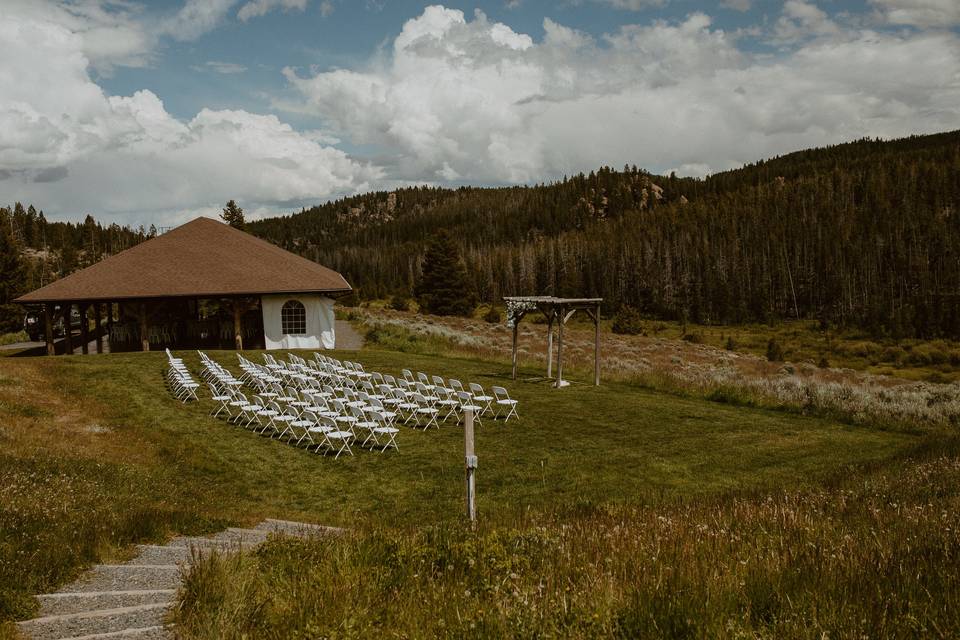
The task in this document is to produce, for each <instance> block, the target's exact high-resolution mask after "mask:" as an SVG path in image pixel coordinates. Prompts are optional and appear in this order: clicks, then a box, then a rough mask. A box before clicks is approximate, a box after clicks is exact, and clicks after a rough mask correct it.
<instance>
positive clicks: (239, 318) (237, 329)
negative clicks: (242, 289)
mask: <svg viewBox="0 0 960 640" xmlns="http://www.w3.org/2000/svg"><path fill="white" fill-rule="evenodd" d="M233 340H234V346H235V347H236V349H237V351H243V304H242V301H241V300H240V299H239V298H237V299H234V301H233Z"/></svg>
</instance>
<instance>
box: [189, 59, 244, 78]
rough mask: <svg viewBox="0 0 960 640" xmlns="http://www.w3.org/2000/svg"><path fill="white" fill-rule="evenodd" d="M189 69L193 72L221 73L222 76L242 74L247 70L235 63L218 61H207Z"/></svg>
mask: <svg viewBox="0 0 960 640" xmlns="http://www.w3.org/2000/svg"><path fill="white" fill-rule="evenodd" d="M191 68H192V69H193V70H195V71H213V72H214V73H222V74H224V75H232V74H236V73H243V72H244V71H246V70H247V67H246V66H244V65H242V64H237V63H236V62H222V61H220V60H208V61H207V62H205V63H204V64H203V65H202V66H201V65H195V66H193V67H191Z"/></svg>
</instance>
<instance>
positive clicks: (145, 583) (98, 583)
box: [64, 564, 180, 592]
mask: <svg viewBox="0 0 960 640" xmlns="http://www.w3.org/2000/svg"><path fill="white" fill-rule="evenodd" d="M179 585H180V567H179V566H178V565H176V564H147V565H132V564H98V565H97V566H95V567H94V568H93V569H91V570H90V571H88V572H87V573H86V574H85V575H84V576H83V577H81V578H80V579H79V580H77V581H76V582H74V583H73V584H71V585H69V586H68V587H66V588H65V589H64V591H67V592H69V591H85V592H86V591H138V590H141V589H176V588H177V587H178V586H179Z"/></svg>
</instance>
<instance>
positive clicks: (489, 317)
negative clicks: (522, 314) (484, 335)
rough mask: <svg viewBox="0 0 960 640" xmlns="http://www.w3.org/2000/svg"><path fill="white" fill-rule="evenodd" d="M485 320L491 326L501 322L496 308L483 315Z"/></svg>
mask: <svg viewBox="0 0 960 640" xmlns="http://www.w3.org/2000/svg"><path fill="white" fill-rule="evenodd" d="M483 319H484V320H486V321H487V322H489V323H490V324H497V323H498V322H500V312H499V311H497V308H496V307H490V310H489V311H487V312H486V313H485V314H483Z"/></svg>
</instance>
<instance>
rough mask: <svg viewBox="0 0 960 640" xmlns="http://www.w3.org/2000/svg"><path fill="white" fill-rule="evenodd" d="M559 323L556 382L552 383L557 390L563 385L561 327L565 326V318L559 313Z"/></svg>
mask: <svg viewBox="0 0 960 640" xmlns="http://www.w3.org/2000/svg"><path fill="white" fill-rule="evenodd" d="M558 322H559V323H560V328H559V330H558V331H557V334H558V335H557V381H556V382H555V383H554V385H553V386H555V387H556V388H557V389H559V388H560V387H562V386H564V384H563V325H564V324H566V318H564V317H563V313H562V312H561V314H560V317H559V318H558Z"/></svg>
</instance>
